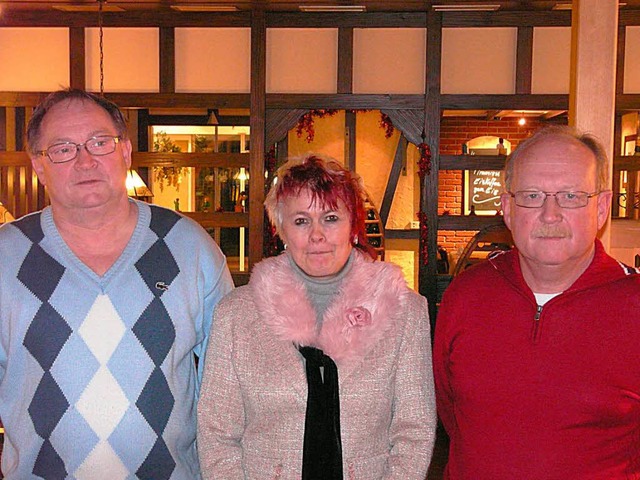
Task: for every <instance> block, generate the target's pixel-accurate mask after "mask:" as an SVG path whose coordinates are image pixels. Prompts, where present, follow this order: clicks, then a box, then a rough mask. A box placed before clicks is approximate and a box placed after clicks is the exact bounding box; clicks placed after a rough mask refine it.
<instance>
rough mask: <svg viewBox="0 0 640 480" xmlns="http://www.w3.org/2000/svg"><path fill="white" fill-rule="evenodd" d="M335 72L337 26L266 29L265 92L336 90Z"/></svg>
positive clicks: (321, 91) (325, 91)
mask: <svg viewBox="0 0 640 480" xmlns="http://www.w3.org/2000/svg"><path fill="white" fill-rule="evenodd" d="M337 75H338V30H337V29H335V28H269V29H267V85H266V90H267V93H336V91H337V78H338V76H337Z"/></svg>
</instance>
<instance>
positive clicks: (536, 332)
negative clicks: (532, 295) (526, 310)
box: [531, 305, 542, 343]
mask: <svg viewBox="0 0 640 480" xmlns="http://www.w3.org/2000/svg"><path fill="white" fill-rule="evenodd" d="M541 315H542V305H538V307H537V308H536V314H535V315H534V317H533V327H532V328H531V340H532V341H533V343H538V341H539V340H540V330H541V329H540V316H541Z"/></svg>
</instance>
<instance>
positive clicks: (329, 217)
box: [324, 215, 338, 222]
mask: <svg viewBox="0 0 640 480" xmlns="http://www.w3.org/2000/svg"><path fill="white" fill-rule="evenodd" d="M324 219H325V220H326V221H327V222H337V221H338V216H337V215H327V216H326V217H324Z"/></svg>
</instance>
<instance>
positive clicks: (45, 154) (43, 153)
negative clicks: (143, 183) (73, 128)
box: [36, 135, 122, 165]
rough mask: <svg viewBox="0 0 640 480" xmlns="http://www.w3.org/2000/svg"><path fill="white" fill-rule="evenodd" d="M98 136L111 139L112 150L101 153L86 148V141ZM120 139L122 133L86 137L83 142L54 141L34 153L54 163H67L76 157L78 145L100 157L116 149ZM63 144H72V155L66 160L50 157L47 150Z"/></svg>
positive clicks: (78, 149) (96, 138)
mask: <svg viewBox="0 0 640 480" xmlns="http://www.w3.org/2000/svg"><path fill="white" fill-rule="evenodd" d="M100 138H104V139H109V140H113V150H111V151H109V152H103V153H94V152H92V151H91V150H90V149H88V148H87V143H89V142H91V141H92V140H98V139H100ZM120 140H122V135H95V136H93V137H91V138H88V139H86V140H85V141H84V143H75V142H60V143H54V144H53V145H49V146H48V147H47V148H46V149H45V150H38V151H37V152H36V155H41V156H43V157H47V158H48V159H49V161H50V162H51V163H53V164H54V165H60V164H62V163H68V162H71V161H72V160H75V159H76V158H77V157H78V152H80V147H84V149H85V150H86V151H87V152H88V153H89V154H90V155H94V156H96V157H102V156H104V155H110V154H112V153H113V152H115V151H116V148H117V147H118V144H119V143H120ZM63 145H68V146H72V145H73V146H74V147H75V149H76V151H75V154H74V155H73V157H71V158H70V159H68V160H63V161H61V162H56V161H54V160H53V159H52V158H51V155H50V154H49V150H51V149H52V148H54V147H60V146H63Z"/></svg>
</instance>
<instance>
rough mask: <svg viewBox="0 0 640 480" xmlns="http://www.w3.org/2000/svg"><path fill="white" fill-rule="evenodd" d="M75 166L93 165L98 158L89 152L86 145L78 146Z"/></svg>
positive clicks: (85, 166)
mask: <svg viewBox="0 0 640 480" xmlns="http://www.w3.org/2000/svg"><path fill="white" fill-rule="evenodd" d="M74 161H75V166H76V167H84V168H87V167H91V166H93V165H94V164H95V162H96V159H95V158H94V157H93V155H91V154H90V153H89V151H88V150H87V148H86V147H85V146H84V145H80V146H79V147H78V153H77V154H76V158H75V160H74Z"/></svg>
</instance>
